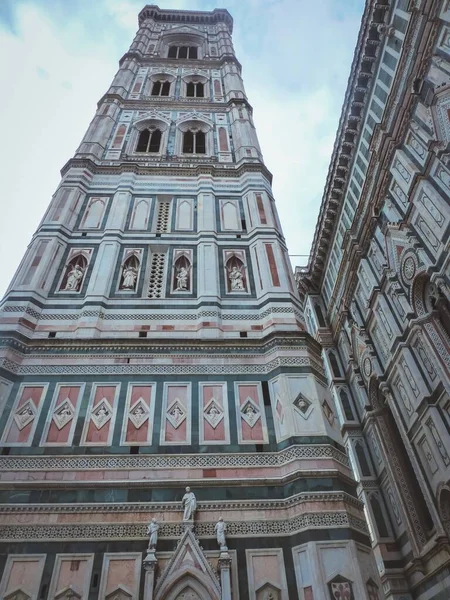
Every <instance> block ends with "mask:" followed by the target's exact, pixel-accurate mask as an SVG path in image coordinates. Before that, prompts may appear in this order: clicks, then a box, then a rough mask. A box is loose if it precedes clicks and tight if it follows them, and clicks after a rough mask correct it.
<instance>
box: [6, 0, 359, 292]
mask: <svg viewBox="0 0 450 600" xmlns="http://www.w3.org/2000/svg"><path fill="white" fill-rule="evenodd" d="M143 6H144V2H143V1H141V0H0V47H1V48H2V52H1V53H0V81H1V82H2V88H3V93H2V95H1V99H0V108H1V114H2V116H3V119H2V125H1V128H2V133H3V143H2V144H1V146H0V165H1V184H2V197H1V209H2V213H1V218H0V251H1V260H0V296H1V295H3V293H4V290H5V288H6V287H7V285H8V283H9V281H10V279H11V277H12V276H13V274H14V272H15V270H16V268H17V266H18V264H19V262H20V260H21V258H22V256H23V254H24V252H25V249H26V247H27V245H28V243H29V241H30V239H31V236H32V235H33V233H34V231H35V230H36V228H37V226H38V224H39V221H40V219H41V217H42V215H43V213H44V211H45V209H46V207H47V205H48V203H49V202H50V199H51V196H52V194H53V193H54V191H55V189H56V187H57V185H58V182H59V178H60V175H59V171H60V169H61V167H62V166H63V165H64V164H65V162H66V161H67V160H68V159H69V158H70V157H71V156H72V155H73V153H74V151H75V149H76V148H77V146H78V144H79V143H80V141H81V138H82V136H83V134H84V132H85V131H86V129H87V127H88V125H89V122H90V121H91V119H92V117H93V115H94V111H95V107H96V103H97V101H98V100H99V98H100V97H101V96H102V95H103V93H104V92H105V91H106V89H107V88H108V87H109V84H110V82H111V80H112V78H113V76H114V74H115V72H116V71H117V68H118V60H119V59H120V57H121V56H122V55H123V54H124V53H125V52H126V50H127V49H128V47H129V45H130V43H131V41H132V39H133V37H134V34H135V32H136V29H137V14H138V12H139V10H140V9H141V8H142V7H143ZM160 7H161V8H177V9H183V8H184V9H200V10H212V9H213V8H215V7H223V8H227V9H228V10H229V11H230V13H231V14H232V16H233V18H234V23H235V27H234V34H233V38H234V46H235V50H236V53H237V56H238V59H239V60H240V62H241V63H242V65H243V77H244V83H245V86H246V91H247V95H248V98H249V101H250V103H251V104H252V105H253V107H254V119H255V124H256V128H257V131H258V135H259V139H260V143H261V147H262V151H263V154H264V159H265V163H266V165H267V166H268V168H269V169H270V170H271V172H272V173H273V175H274V182H273V189H274V194H275V199H276V201H277V205H278V210H279V213H280V218H281V223H282V225H283V228H284V233H285V236H286V239H287V243H288V247H289V251H290V253H291V255H298V254H301V255H308V254H309V250H310V247H311V242H312V237H313V234H314V227H315V223H316V219H317V215H318V211H319V206H320V201H321V198H322V192H323V188H324V184H325V178H326V173H327V170H328V164H329V160H330V157H331V151H332V147H333V142H334V138H335V133H336V129H337V125H338V120H339V115H340V111H341V106H342V101H343V97H344V92H345V88H346V85H347V78H348V75H349V72H350V65H351V60H352V56H353V50H354V46H355V43H356V38H357V33H358V29H359V24H360V20H361V15H362V12H363V7H364V0H315V1H314V2H311V1H310V0H164V2H162V1H161V2H160ZM306 262H307V258H306V257H298V258H296V257H293V258H292V264H293V265H296V264H306Z"/></svg>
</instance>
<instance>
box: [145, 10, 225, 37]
mask: <svg viewBox="0 0 450 600" xmlns="http://www.w3.org/2000/svg"><path fill="white" fill-rule="evenodd" d="M146 19H153V20H154V21H157V22H170V23H183V24H184V25H186V24H189V23H192V24H193V25H198V24H201V25H214V24H215V23H225V25H226V26H227V27H228V30H229V32H230V33H231V32H232V31H233V17H232V16H231V15H230V13H229V12H228V11H227V10H226V9H225V8H215V9H214V10H212V11H206V10H173V9H161V8H159V6H157V5H156V4H147V5H146V6H144V8H143V9H142V10H141V12H140V13H139V26H141V25H142V24H143V23H144V21H145V20H146Z"/></svg>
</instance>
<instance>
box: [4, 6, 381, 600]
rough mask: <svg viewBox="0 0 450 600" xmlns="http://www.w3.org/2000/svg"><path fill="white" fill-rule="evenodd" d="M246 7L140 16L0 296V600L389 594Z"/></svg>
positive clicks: (337, 598) (345, 599)
mask: <svg viewBox="0 0 450 600" xmlns="http://www.w3.org/2000/svg"><path fill="white" fill-rule="evenodd" d="M232 26H233V23H232V18H231V16H230V15H229V13H228V12H227V11H225V10H214V11H212V12H193V11H173V10H161V9H159V8H158V7H157V6H147V7H145V8H144V9H143V10H142V11H141V12H140V14H139V29H138V33H137V35H136V37H135V39H134V41H133V43H132V45H131V47H130V49H129V51H128V52H126V54H125V55H124V56H123V57H122V59H121V60H120V67H119V70H118V72H117V75H116V76H115V78H114V80H113V82H112V84H111V86H110V88H109V89H108V90H107V91H106V93H105V95H104V96H103V97H102V98H101V99H100V101H99V102H98V107H97V111H96V113H95V116H94V118H93V120H92V122H91V124H90V126H89V128H88V131H87V132H86V134H85V136H84V138H83V140H82V142H81V144H80V146H79V148H78V150H77V151H76V153H75V155H74V157H73V158H72V159H71V160H69V161H68V163H67V164H66V165H65V166H64V167H63V169H62V179H61V183H60V185H59V186H58V189H57V190H56V193H55V195H54V197H53V198H52V200H51V203H50V206H49V208H48V210H47V212H46V214H45V215H44V217H43V220H42V222H41V224H40V226H39V228H38V230H37V232H36V234H35V235H34V237H33V239H32V241H31V244H30V246H29V248H28V250H27V252H26V254H25V256H24V258H23V261H22V263H21V264H20V266H19V269H18V271H17V273H16V275H15V276H14V278H13V281H12V282H11V285H10V287H9V288H8V290H7V293H6V296H5V298H4V299H3V301H2V304H1V313H0V328H1V331H2V344H1V346H0V348H1V350H0V352H1V365H0V366H1V371H0V386H1V387H0V389H1V398H2V400H1V402H2V411H1V421H0V430H1V434H0V452H1V456H0V465H1V468H0V488H1V492H0V494H1V503H0V552H1V554H0V568H1V572H0V575H1V581H0V598H1V599H2V600H3V599H4V600H47V599H49V600H50V599H51V600H56V599H58V600H64V599H65V600H69V599H71V600H78V599H83V600H97V599H99V600H138V599H143V600H153V599H154V600H219V599H220V600H230V599H231V598H232V599H233V600H239V599H241V600H246V599H251V600H296V599H297V598H301V599H302V600H325V599H327V600H328V599H331V600H362V599H364V600H377V599H378V600H381V599H382V598H383V597H384V596H383V589H382V585H383V582H382V580H381V579H380V577H379V573H378V567H377V564H376V559H375V555H374V553H373V552H372V545H371V540H370V532H369V529H368V526H367V523H366V520H365V516H364V504H363V501H362V499H361V498H358V492H357V482H356V481H355V479H354V476H353V473H352V465H351V463H350V460H349V456H348V454H347V452H346V449H345V444H344V439H343V437H342V434H341V430H340V419H339V415H338V414H337V411H336V406H335V401H334V399H333V395H332V390H330V387H329V382H328V380H327V375H326V371H325V363H324V361H323V357H322V351H323V350H322V346H321V344H320V343H319V342H318V341H317V340H315V339H314V338H313V336H312V335H310V334H309V333H307V332H306V330H305V326H304V322H303V310H302V306H301V302H300V299H299V296H298V292H297V289H296V283H295V279H294V275H293V273H292V271H291V268H290V263H289V259H288V255H287V248H286V245H285V241H284V238H283V233H282V229H281V226H280V223H279V220H278V217H277V211H276V207H275V202H274V199H273V196H272V191H271V174H270V172H269V171H268V169H267V168H266V166H265V165H264V162H263V158H262V154H261V150H260V147H259V144H258V139H257V135H256V132H255V127H254V124H253V121H252V107H251V104H250V103H249V100H248V99H247V96H246V93H245V89H244V86H243V83H242V78H241V65H240V64H239V62H238V60H237V58H236V56H235V54H234V51H233V46H232V37H231V36H232Z"/></svg>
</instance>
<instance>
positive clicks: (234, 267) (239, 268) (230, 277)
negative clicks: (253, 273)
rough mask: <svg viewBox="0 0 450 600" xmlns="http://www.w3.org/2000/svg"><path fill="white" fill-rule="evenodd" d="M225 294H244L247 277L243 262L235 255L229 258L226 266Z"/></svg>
mask: <svg viewBox="0 0 450 600" xmlns="http://www.w3.org/2000/svg"><path fill="white" fill-rule="evenodd" d="M225 271H226V275H227V292H228V293H230V292H246V291H247V275H246V269H245V264H244V262H243V261H242V260H241V259H240V258H238V257H237V256H236V255H235V254H234V255H233V256H231V257H230V258H229V259H228V260H227V262H226V264H225Z"/></svg>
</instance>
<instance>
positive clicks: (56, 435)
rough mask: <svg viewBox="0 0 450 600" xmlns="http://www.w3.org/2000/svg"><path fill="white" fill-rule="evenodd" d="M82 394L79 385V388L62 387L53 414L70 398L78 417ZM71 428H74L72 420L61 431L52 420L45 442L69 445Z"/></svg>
mask: <svg viewBox="0 0 450 600" xmlns="http://www.w3.org/2000/svg"><path fill="white" fill-rule="evenodd" d="M80 392H81V386H79V385H77V386H62V387H61V388H60V389H59V393H58V399H57V400H56V403H55V407H54V410H53V412H55V411H56V410H57V409H58V406H60V405H61V404H62V403H63V402H64V401H65V400H66V398H68V399H69V400H70V403H71V404H72V406H73V407H74V409H75V415H76V414H77V410H78V402H79V401H80V398H81V393H80ZM74 418H75V417H74ZM71 427H72V420H70V421H69V422H68V423H66V425H64V427H61V429H58V427H57V426H56V423H55V422H54V420H53V419H52V420H51V422H50V427H49V428H48V432H47V435H46V438H45V440H44V441H45V442H48V443H52V444H55V443H60V444H67V443H69V442H70V440H69V436H70V430H71Z"/></svg>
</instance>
